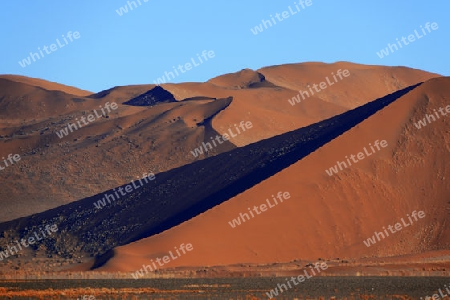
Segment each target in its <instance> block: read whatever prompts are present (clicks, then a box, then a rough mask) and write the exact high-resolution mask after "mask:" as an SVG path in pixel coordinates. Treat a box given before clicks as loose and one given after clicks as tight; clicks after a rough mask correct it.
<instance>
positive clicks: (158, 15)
mask: <svg viewBox="0 0 450 300" xmlns="http://www.w3.org/2000/svg"><path fill="white" fill-rule="evenodd" d="M144 1H145V0H140V2H141V5H139V3H138V2H137V0H135V2H136V3H137V5H138V7H137V8H134V9H133V10H130V9H129V8H128V10H129V11H128V13H124V14H123V15H122V16H119V15H118V13H117V12H116V9H119V8H120V7H122V6H125V5H127V1H126V0H108V1H93V0H76V1H75V0H72V1H69V0H68V1H61V0H45V1H44V0H13V1H6V0H3V1H2V9H1V10H0V24H1V26H0V36H1V40H2V45H3V46H2V47H1V48H0V57H2V64H1V66H0V73H1V74H19V75H25V76H30V77H38V78H42V79H46V80H50V81H56V82H59V83H63V84H67V85H73V86H76V87H79V88H82V89H87V90H90V91H93V92H98V91H101V90H104V89H108V88H110V87H113V86H117V85H129V84H144V83H153V81H154V80H156V79H157V78H158V77H161V76H162V75H163V74H164V72H165V71H172V66H177V65H178V64H183V65H184V64H185V63H187V62H190V61H191V58H194V59H195V60H197V58H196V54H197V53H201V52H202V51H203V50H213V51H214V53H215V57H214V58H212V59H209V60H208V61H207V62H204V63H203V64H201V65H199V66H197V67H194V68H193V69H192V70H190V71H187V72H185V73H184V74H180V75H179V76H177V77H176V78H175V79H173V80H171V81H170V82H186V81H206V80H208V79H209V78H212V77H215V76H217V75H220V74H224V73H230V72H236V71H239V70H241V69H243V68H251V69H258V68H261V67H264V66H269V65H278V64H284V63H297V62H307V61H322V62H335V61H351V62H356V63H362V64H375V65H390V66H396V65H402V66H408V67H412V68H417V69H423V70H426V71H431V72H436V73H439V74H442V75H446V76H449V75H450V64H449V56H448V53H449V43H450V29H449V27H450V18H449V17H448V16H449V12H450V1H447V0H436V1H418V0H408V1H406V0H404V1H403V0H401V1H392V0H377V1H363V0H343V1H336V0H312V5H311V6H305V9H303V8H302V7H301V6H300V5H298V6H299V7H300V9H301V10H300V12H297V13H296V14H295V15H290V16H289V17H288V18H287V19H284V20H283V21H281V22H280V21H277V24H275V25H274V26H272V27H270V28H268V29H265V30H264V31H263V32H261V33H259V34H257V35H254V34H253V33H252V32H251V31H250V28H254V27H255V26H257V25H259V24H260V23H261V20H262V19H265V20H269V18H270V17H269V16H270V15H273V16H274V17H275V14H276V13H280V14H281V13H282V12H283V11H288V10H289V9H288V6H291V8H292V10H293V11H294V12H296V8H295V4H294V3H298V0H277V1H268V0H228V1H211V0H208V1H206V0H197V1H196V0H193V1H170V0H165V1H156V0H148V1H147V2H144ZM400 3H402V4H400ZM289 14H290V13H289ZM426 22H436V23H438V26H439V29H437V30H432V32H431V33H429V34H428V35H426V36H423V37H422V38H421V39H418V40H416V41H414V42H412V43H410V44H409V45H407V46H403V47H402V48H401V49H399V50H398V51H395V52H393V53H390V54H389V56H387V57H385V58H382V59H381V58H380V57H378V56H377V54H376V52H377V51H380V50H381V49H383V48H385V47H386V46H387V44H388V43H395V42H396V38H399V39H400V38H401V37H402V36H405V37H407V36H408V35H410V34H413V33H414V30H418V32H419V34H421V31H420V26H421V25H422V26H424V25H425V23H426ZM68 31H72V32H73V31H78V32H79V33H80V38H79V39H77V40H74V41H73V42H69V44H68V45H65V46H64V47H62V48H60V49H57V50H56V51H55V52H51V54H45V55H44V57H43V58H41V59H39V60H37V61H36V62H32V63H31V64H30V65H28V66H26V67H25V68H23V67H21V66H20V65H19V63H18V62H19V61H22V59H24V58H26V57H27V56H29V54H30V52H38V47H40V48H41V49H42V48H43V46H45V45H47V46H48V47H49V46H50V45H51V44H52V43H56V39H57V38H60V42H61V43H62V44H64V42H63V40H62V37H61V35H63V34H64V35H66V34H67V32H68ZM48 51H50V50H48ZM197 64H198V60H197Z"/></svg>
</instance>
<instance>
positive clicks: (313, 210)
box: [100, 78, 450, 271]
mask: <svg viewBox="0 0 450 300" xmlns="http://www.w3.org/2000/svg"><path fill="white" fill-rule="evenodd" d="M447 105H450V78H439V79H433V80H430V81H428V82H426V83H424V84H423V85H421V86H419V87H418V88H416V89H414V90H413V91H411V92H409V93H408V94H406V95H404V96H402V97H401V98H399V99H398V100H396V101H395V102H394V103H392V104H390V105H389V106H387V107H385V108H383V109H382V110H381V111H378V112H377V113H376V114H374V115H372V116H370V117H369V118H368V119H366V120H365V121H363V122H362V123H360V124H358V125H356V126H355V127H353V128H351V129H350V130H348V131H346V132H345V133H344V134H342V135H341V136H339V137H337V138H335V139H333V140H332V141H331V142H329V143H327V144H325V145H323V146H322V147H320V148H319V149H316V150H315V151H314V152H313V153H311V154H310V155H308V156H307V157H305V158H304V159H302V160H300V161H298V162H296V163H295V164H293V165H291V166H290V167H288V168H286V169H284V170H282V171H281V172H279V173H277V174H275V175H273V176H271V177H270V178H268V179H266V180H264V181H263V182H261V183H259V184H257V185H255V186H253V187H252V188H250V189H248V190H246V191H244V192H242V193H240V194H238V195H237V196H234V197H233V198H231V199H230V200H228V201H226V202H224V203H222V204H220V205H218V206H216V207H214V208H212V209H210V210H208V211H206V212H205V213H203V214H200V215H198V216H197V217H195V218H193V219H191V220H189V221H187V222H184V223H183V224H181V225H179V226H176V227H173V228H172V229H170V230H168V231H165V232H163V233H161V234H158V235H155V236H153V237H150V238H147V239H143V240H140V241H138V242H135V243H132V244H129V245H125V246H122V247H118V248H116V249H115V255H114V257H113V258H112V259H111V260H109V261H108V262H107V263H106V264H105V265H104V266H103V267H102V268H100V269H101V270H107V271H117V270H121V271H135V270H138V269H139V268H141V267H142V264H149V262H150V259H155V258H156V257H162V256H163V255H166V254H167V253H168V251H169V250H173V249H174V247H175V246H179V245H180V244H182V243H185V244H186V243H191V244H192V245H193V247H194V250H193V251H191V252H189V253H188V254H186V255H183V256H182V257H181V258H178V259H176V260H173V261H171V262H170V263H169V264H166V265H165V266H164V267H162V268H165V267H175V266H213V265H225V264H236V263H274V262H288V261H292V260H295V259H310V260H316V259H318V258H319V257H320V258H323V259H333V258H335V257H340V258H362V257H372V256H376V257H383V256H394V255H401V254H410V253H425V252H427V251H432V250H439V249H449V247H450V230H449V229H448V226H446V223H447V222H448V218H449V209H450V204H449V203H450V202H449V199H448V195H449V192H450V185H449V184H448V183H447V181H448V180H449V179H450V164H449V159H450V113H449V114H448V116H443V117H441V118H440V119H438V120H436V121H435V122H432V123H431V124H428V125H427V126H426V127H424V128H422V129H417V128H416V126H415V125H414V122H417V121H418V120H421V119H423V118H424V117H425V114H434V110H435V109H436V110H438V109H439V108H442V107H445V106H447ZM375 140H386V141H387V143H388V146H387V148H381V150H380V151H377V152H375V153H373V154H372V155H371V156H369V157H366V158H365V159H363V160H361V161H359V162H357V163H355V164H353V165H352V166H350V167H349V168H347V169H344V170H343V171H340V172H339V173H338V174H335V175H333V176H329V175H327V173H326V172H325V169H328V168H329V167H331V166H333V165H335V164H336V161H337V160H339V161H343V160H344V157H345V156H349V155H351V154H357V153H358V152H360V151H363V150H362V149H363V148H364V147H368V145H369V143H372V145H373V144H374V141H375ZM280 151H281V149H280ZM370 152H371V150H370V149H369V153H370ZM227 167H228V168H230V167H232V162H230V163H229V164H227ZM279 191H282V192H285V191H288V192H289V193H290V194H291V198H290V199H288V200H285V201H284V202H283V203H280V204H278V205H277V206H275V207H273V208H269V209H268V210H267V211H265V212H262V213H261V214H260V215H256V213H255V217H254V218H251V219H250V220H248V221H246V222H243V223H242V224H241V225H239V226H237V227H236V228H232V227H231V226H230V224H229V223H228V222H229V221H231V220H232V219H234V218H237V217H238V216H239V214H240V213H248V209H247V208H253V206H254V205H257V206H259V205H260V204H262V203H266V199H267V198H269V199H270V198H271V195H276V194H277V193H278V192H279ZM272 204H273V201H272ZM414 210H415V211H421V210H422V211H424V212H425V217H424V218H423V219H420V218H419V219H418V221H414V219H413V223H412V224H410V222H409V221H408V218H407V214H409V215H411V213H412V212H413V211H414ZM401 218H404V220H405V222H406V224H410V225H409V226H408V227H404V226H403V229H401V230H400V231H398V232H396V233H394V234H392V233H391V235H389V236H386V237H385V239H382V238H381V240H380V241H377V242H376V244H375V245H372V246H370V247H367V246H365V245H364V243H363V241H364V240H366V239H367V238H369V237H372V236H373V235H374V231H377V232H381V231H382V230H383V229H382V228H383V226H385V227H386V228H387V226H388V225H395V224H396V223H398V222H400V223H402V221H401ZM394 230H395V229H394Z"/></svg>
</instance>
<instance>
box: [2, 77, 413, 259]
mask: <svg viewBox="0 0 450 300" xmlns="http://www.w3.org/2000/svg"><path fill="white" fill-rule="evenodd" d="M414 88H416V87H415V86H412V87H409V88H407V89H404V90H401V91H398V92H396V93H393V94H391V95H388V96H386V97H383V98H381V99H378V100H376V101H373V102H370V103H368V104H366V105H364V106H362V107H359V108H357V109H354V110H351V111H348V112H346V113H344V114H341V115H339V116H336V117H333V118H331V119H327V120H324V121H322V122H319V123H317V124H313V125H310V126H308V127H305V128H302V129H298V130H295V131H293V132H289V133H286V134H283V135H279V136H276V137H273V138H271V139H267V140H263V141H260V142H257V143H254V144H251V145H248V146H246V147H242V148H237V149H233V150H231V151H229V152H227V153H222V154H219V155H216V156H214V157H210V158H207V159H203V160H200V161H197V162H195V163H191V164H189V165H186V166H183V167H180V168H176V169H172V170H170V171H167V172H163V173H159V174H157V175H156V179H155V180H154V181H151V182H149V183H148V184H146V185H145V186H142V187H140V188H138V189H135V190H133V191H132V192H130V193H129V194H127V195H126V196H125V195H124V196H123V197H120V198H119V199H115V201H111V203H108V202H103V203H105V204H104V206H103V207H102V208H95V207H94V203H98V202H97V201H99V200H101V199H102V198H103V197H104V196H105V194H113V191H107V192H105V193H100V194H98V195H95V196H92V197H89V198H86V199H83V200H80V201H77V202H74V203H71V204H68V205H65V206H61V207H58V208H56V209H52V210H49V211H46V212H43V213H40V214H36V215H33V216H31V217H28V218H21V219H17V220H14V221H10V222H6V223H2V224H0V232H8V239H4V240H3V242H7V240H9V239H12V238H19V237H21V236H26V235H28V234H30V233H31V232H33V230H36V228H37V226H39V225H41V224H44V223H55V224H57V225H58V228H59V229H60V231H59V232H60V235H59V236H58V238H57V239H56V240H49V241H46V243H48V245H47V248H44V249H41V250H42V251H48V252H50V253H51V254H53V255H56V254H58V255H62V256H64V257H66V256H74V255H76V256H78V255H86V254H91V255H92V254H105V255H107V256H109V255H111V253H110V251H111V249H113V248H114V247H115V246H118V245H125V244H128V243H131V242H133V241H137V240H140V239H142V238H145V237H149V236H152V235H155V234H158V233H161V232H163V231H166V230H168V229H171V228H173V227H174V226H177V225H179V224H182V223H183V222H185V221H187V220H189V219H191V218H193V217H195V216H198V215H199V214H201V213H204V212H205V211H207V210H209V209H211V208H214V207H215V206H216V205H219V204H221V203H222V202H224V201H227V200H228V199H230V198H232V197H234V196H236V195H238V194H240V193H243V192H245V191H246V190H248V189H251V188H252V187H254V186H255V185H257V184H259V183H260V182H262V181H264V180H266V179H267V178H269V177H271V176H274V175H275V174H277V173H278V172H280V171H282V170H283V169H285V168H287V167H289V166H290V165H292V164H294V163H296V162H297V161H299V160H300V159H302V158H304V157H305V156H307V155H309V154H310V153H311V152H313V151H315V150H316V149H317V148H318V147H321V146H323V145H325V144H326V143H328V142H330V141H331V140H333V139H335V138H336V137H338V136H339V135H341V134H343V133H344V132H346V131H348V130H349V129H350V128H352V127H354V126H355V125H357V124H359V123H360V122H362V121H363V120H365V119H366V118H368V117H369V116H371V115H373V114H375V113H376V112H377V111H379V110H380V109H382V108H383V107H385V106H386V105H389V104H390V103H392V102H393V101H395V100H396V99H397V98H398V97H401V96H402V95H404V94H405V93H408V92H409V91H410V90H412V89H414ZM216 101H217V100H216ZM227 101H228V102H227ZM190 102H192V101H190ZM195 102H196V103H198V102H199V101H198V100H197V101H195ZM223 102H224V105H226V104H227V103H228V104H229V100H228V99H224V100H223ZM212 103H215V101H214V102H211V101H209V100H206V104H205V105H209V104H212ZM181 104H186V103H183V102H181V103H178V105H181ZM164 105H177V103H168V104H164ZM221 107H223V106H219V108H221ZM205 116H206V115H205ZM255 129H256V130H257V129H258V128H255ZM275 176H277V175H275ZM103 201H105V199H103ZM207 214H208V212H207V213H205V215H207ZM218 220H220V218H218ZM182 226H184V225H182ZM210 228H211V229H213V227H210ZM224 237H226V238H228V237H229V236H227V235H225V236H224ZM155 249H156V248H155ZM209 255H211V254H209ZM98 261H100V262H102V261H104V260H103V259H102V257H100V258H99V260H98ZM130 265H132V264H130Z"/></svg>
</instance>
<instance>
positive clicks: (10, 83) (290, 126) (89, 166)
mask: <svg viewBox="0 0 450 300" xmlns="http://www.w3.org/2000/svg"><path fill="white" fill-rule="evenodd" d="M339 68H341V69H344V68H347V69H349V71H350V73H351V76H350V77H348V78H345V81H344V80H343V81H341V82H339V83H336V84H335V85H333V86H330V87H328V88H327V89H325V90H324V91H322V92H320V93H319V94H317V95H315V96H316V97H314V96H312V97H310V98H308V99H306V100H304V101H302V102H301V103H299V104H296V105H294V106H291V105H290V104H289V103H288V99H290V98H292V97H294V96H296V95H297V94H298V89H299V88H302V87H304V85H305V84H306V83H320V81H323V80H325V77H326V76H329V75H330V74H331V72H335V71H336V70H337V69H339ZM261 74H262V75H263V76H264V77H265V78H266V80H267V81H268V82H269V83H264V80H263V79H262V76H261ZM436 76H438V75H436V74H432V73H428V72H424V71H418V70H413V69H408V68H397V67H395V68H393V67H381V66H380V67H378V66H364V65H359V64H352V63H336V64H323V63H302V64H292V65H282V66H274V67H268V68H263V69H260V70H257V71H252V70H242V71H240V72H236V73H232V74H226V75H223V76H219V77H216V78H214V79H211V80H210V81H209V82H205V83H180V84H163V85H162V87H163V88H164V89H166V90H168V91H169V92H171V93H172V94H173V95H174V96H175V98H176V99H177V100H178V101H180V103H171V104H161V105H157V106H155V107H152V108H147V107H132V106H127V105H120V104H121V103H123V102H125V101H127V100H129V99H131V98H134V97H136V96H138V95H140V94H142V93H144V92H146V91H148V90H149V89H152V88H153V87H154V85H152V84H149V85H135V86H124V87H114V88H111V89H109V90H106V91H102V92H100V93H97V94H95V95H90V96H89V97H82V96H83V95H84V96H86V95H87V94H89V93H88V92H86V93H83V92H80V91H74V90H71V89H66V88H65V87H64V86H61V85H57V84H53V83H48V82H45V81H40V80H35V79H29V78H25V77H20V76H19V77H17V76H11V75H5V76H2V77H0V84H1V88H0V98H1V97H5V98H4V99H5V100H3V101H2V102H1V103H0V115H1V118H2V120H1V121H0V141H4V142H3V143H2V153H0V155H8V154H9V153H13V154H15V153H18V154H20V155H21V157H22V160H21V164H20V165H18V166H17V168H8V169H7V170H4V171H3V172H2V173H0V180H2V181H6V182H8V184H6V185H5V186H4V187H3V188H2V189H0V199H1V200H3V202H4V204H3V206H2V207H3V209H2V211H1V212H0V221H6V220H11V219H14V218H17V217H21V216H27V215H30V214H32V213H36V212H41V211H44V210H47V209H51V208H54V207H57V206H59V205H62V204H66V203H68V202H72V201H75V200H78V199H81V198H84V197H87V196H91V195H94V194H96V193H100V192H102V191H104V190H107V189H111V188H113V187H116V186H118V185H121V184H124V183H126V182H129V181H130V180H132V179H136V178H137V177H139V176H141V175H142V174H143V173H145V172H149V171H152V172H154V173H158V172H163V171H166V170H169V169H172V168H176V167H179V166H182V165H185V164H189V163H191V162H193V161H194V160H195V159H194V158H193V157H192V155H191V153H190V151H191V150H193V149H194V148H195V147H198V145H199V143H200V144H201V142H202V141H203V140H204V139H205V137H206V135H207V134H208V133H209V130H205V128H204V126H202V125H199V126H197V127H195V128H192V126H194V125H195V123H201V121H200V122H199V121H198V120H197V119H201V117H202V116H206V115H208V114H210V112H208V111H207V110H208V109H209V108H208V105H205V103H207V102H208V101H212V100H192V101H191V100H189V101H183V100H184V99H186V98H191V97H199V96H204V97H209V98H211V99H218V98H228V97H230V96H231V97H233V101H232V102H231V104H229V105H228V106H227V107H226V108H224V109H219V108H217V109H218V113H217V114H216V115H215V116H214V117H213V119H212V123H211V124H212V128H211V130H214V131H216V132H218V133H223V132H226V131H227V130H228V129H229V128H230V127H233V125H234V124H238V123H239V122H241V121H250V122H252V124H253V128H252V129H250V130H249V131H248V134H241V135H238V136H237V137H236V138H234V139H233V140H232V141H230V143H231V145H233V144H234V145H236V146H243V145H248V144H250V143H253V142H256V141H259V140H261V139H266V138H269V137H272V136H275V135H278V134H282V133H285V132H288V131H291V130H294V129H297V128H301V127H304V126H307V125H310V124H312V123H315V122H318V121H321V120H323V119H326V118H329V117H332V116H334V115H337V114H340V113H342V112H345V111H346V110H348V109H349V108H352V107H356V106H358V105H361V104H364V103H366V102H368V101H372V100H374V99H376V98H377V97H381V96H384V95H386V94H388V93H391V92H393V91H395V90H397V89H400V88H403V87H406V86H409V85H412V84H415V83H417V82H420V81H423V80H426V79H429V78H433V77H436ZM30 84H31V85H30ZM33 85H35V86H33ZM273 85H275V86H273ZM37 86H38V87H37ZM236 86H238V87H240V89H236ZM361 87H364V88H361ZM42 88H44V89H42ZM68 93H72V95H71V94H68ZM113 101H114V102H117V103H118V104H119V109H118V110H117V111H114V112H113V113H111V114H110V117H109V118H107V119H106V118H102V119H101V120H98V121H95V122H94V123H92V124H90V125H89V126H86V127H85V128H82V129H80V130H78V131H76V132H74V133H72V134H70V135H69V136H68V137H66V138H63V139H62V140H60V139H59V138H58V137H57V136H56V134H55V131H57V130H59V129H61V128H63V126H65V125H66V124H67V123H68V122H71V121H73V120H75V118H79V117H80V116H82V114H89V113H91V112H92V110H93V109H98V107H99V106H100V105H104V104H105V103H106V102H113ZM219 106H221V105H220V104H219ZM194 119H195V121H194ZM206 138H207V137H206ZM229 148H230V147H228V148H227V147H225V148H217V149H214V151H212V152H211V153H210V155H215V154H217V153H221V152H223V151H227V149H229ZM202 158H203V157H200V158H198V159H202ZM98 170H101V172H99V171H98ZM67 174H70V176H68V175H67ZM7 178H9V179H7ZM11 178H14V180H10V179H11ZM6 199H8V200H7V201H6ZM30 203H31V204H32V205H30Z"/></svg>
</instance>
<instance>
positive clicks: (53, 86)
mask: <svg viewBox="0 0 450 300" xmlns="http://www.w3.org/2000/svg"><path fill="white" fill-rule="evenodd" d="M0 78H2V79H8V80H12V81H16V82H21V83H25V84H28V85H32V86H36V87H40V88H43V89H46V90H48V91H61V92H64V93H66V94H71V95H74V96H80V97H85V96H89V95H91V94H92V92H89V91H85V90H80V89H78V88H76V87H73V86H67V85H63V84H60V83H56V82H51V81H47V80H42V79H39V78H31V77H25V76H19V75H0Z"/></svg>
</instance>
